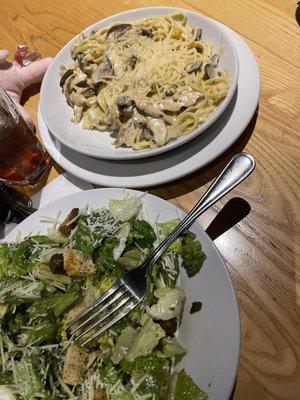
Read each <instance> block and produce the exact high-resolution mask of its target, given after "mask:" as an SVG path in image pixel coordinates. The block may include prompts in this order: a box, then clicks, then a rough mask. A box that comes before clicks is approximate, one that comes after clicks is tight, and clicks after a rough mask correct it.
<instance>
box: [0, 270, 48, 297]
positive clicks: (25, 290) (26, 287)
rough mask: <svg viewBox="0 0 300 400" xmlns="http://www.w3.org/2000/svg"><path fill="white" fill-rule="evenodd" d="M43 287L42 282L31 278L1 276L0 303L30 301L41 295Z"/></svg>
mask: <svg viewBox="0 0 300 400" xmlns="http://www.w3.org/2000/svg"><path fill="white" fill-rule="evenodd" d="M43 287H44V285H43V283H42V282H39V281H36V280H33V279H31V278H29V279H24V278H14V277H9V276H2V277H1V278H0V303H2V304H21V303H30V302H32V301H34V300H36V299H39V298H40V297H41V292H42V290H43Z"/></svg>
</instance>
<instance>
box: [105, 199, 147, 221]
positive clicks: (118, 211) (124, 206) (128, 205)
mask: <svg viewBox="0 0 300 400" xmlns="http://www.w3.org/2000/svg"><path fill="white" fill-rule="evenodd" d="M141 206H142V202H141V200H140V199H138V198H137V197H129V198H127V199H123V200H118V199H112V200H109V206H108V208H109V211H110V212H111V214H112V216H113V217H114V219H115V220H116V221H122V222H126V221H129V220H131V219H132V218H133V217H136V216H137V214H138V213H139V211H140V209H141Z"/></svg>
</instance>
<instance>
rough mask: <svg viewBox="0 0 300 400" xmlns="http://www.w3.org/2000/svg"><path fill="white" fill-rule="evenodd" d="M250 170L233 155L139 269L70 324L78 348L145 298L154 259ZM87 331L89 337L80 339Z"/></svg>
mask: <svg viewBox="0 0 300 400" xmlns="http://www.w3.org/2000/svg"><path fill="white" fill-rule="evenodd" d="M254 168H255V161H254V159H253V157H252V156H250V155H249V154H246V153H240V154H237V155H236V156H234V157H233V158H232V159H231V161H230V162H229V163H228V164H227V166H226V167H225V168H224V170H223V171H222V172H221V173H220V175H219V176H218V177H217V178H216V179H215V181H214V182H213V183H212V185H211V186H210V187H209V188H208V190H207V191H206V192H205V193H204V195H203V196H202V197H201V199H200V200H199V201H198V203H197V204H196V205H195V206H194V208H193V209H192V210H191V211H190V212H189V213H188V214H187V215H186V216H185V217H184V218H183V220H182V221H181V223H180V224H179V225H178V226H177V227H176V228H175V229H174V230H173V231H172V232H171V234H170V235H169V236H167V237H166V238H165V239H164V241H163V242H161V243H160V244H159V245H158V246H157V248H156V249H155V250H154V251H153V253H152V254H151V255H150V256H149V257H148V258H147V259H146V260H145V261H144V262H143V263H142V264H141V265H140V266H139V267H137V268H135V269H133V270H131V271H128V272H126V274H125V275H124V277H123V278H121V279H120V280H118V281H117V282H116V283H115V284H114V285H113V286H112V287H111V288H110V289H109V290H108V291H107V292H105V293H104V294H103V295H102V296H100V297H99V298H98V299H97V300H95V301H94V302H93V303H92V304H91V305H90V306H88V307H87V308H86V309H85V310H83V311H82V312H81V313H80V314H79V315H78V316H77V317H76V318H75V319H74V320H72V321H71V322H70V324H69V326H68V329H69V331H70V334H71V335H74V336H73V337H74V340H75V341H77V340H79V339H80V338H82V339H83V342H82V343H81V346H85V345H87V344H89V343H91V342H92V341H93V340H95V339H96V338H97V337H98V336H100V335H101V334H102V333H104V332H105V331H106V330H107V329H109V328H110V327H112V326H113V325H114V324H115V323H116V322H118V321H119V320H120V319H121V318H123V317H125V315H127V314H128V313H129V312H130V311H132V310H133V309H134V308H135V307H136V306H137V305H138V304H139V303H140V302H141V301H142V300H143V298H144V296H145V293H146V287H147V278H148V276H149V274H150V272H151V269H152V266H153V264H154V263H155V262H156V261H157V259H158V258H159V257H160V256H161V255H162V254H163V253H164V252H165V250H166V249H167V248H168V247H169V246H170V244H171V243H172V242H174V240H175V239H176V238H177V237H178V236H179V235H180V234H181V233H182V232H183V231H184V230H185V229H187V228H188V227H189V226H190V225H191V224H192V223H193V222H194V221H195V220H196V219H197V218H198V217H199V216H200V215H201V214H202V213H203V212H204V211H206V210H207V209H208V208H209V207H210V206H212V205H213V204H214V203H215V202H217V201H218V200H220V199H221V197H223V196H224V195H225V194H227V193H228V192H230V191H231V190H232V189H233V188H234V187H235V186H236V185H238V184H239V183H240V182H242V181H243V180H244V179H245V178H246V177H247V176H248V175H249V174H250V173H251V172H252V171H253V169H254ZM89 332H91V335H90V336H89V337H87V338H84V336H85V335H86V334H88V333H89Z"/></svg>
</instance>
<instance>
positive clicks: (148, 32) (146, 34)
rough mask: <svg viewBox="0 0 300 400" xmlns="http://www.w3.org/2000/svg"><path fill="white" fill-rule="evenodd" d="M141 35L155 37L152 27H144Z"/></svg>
mask: <svg viewBox="0 0 300 400" xmlns="http://www.w3.org/2000/svg"><path fill="white" fill-rule="evenodd" d="M141 35H142V36H147V37H149V38H153V36H154V35H153V33H152V32H151V31H150V29H147V28H142V29H141Z"/></svg>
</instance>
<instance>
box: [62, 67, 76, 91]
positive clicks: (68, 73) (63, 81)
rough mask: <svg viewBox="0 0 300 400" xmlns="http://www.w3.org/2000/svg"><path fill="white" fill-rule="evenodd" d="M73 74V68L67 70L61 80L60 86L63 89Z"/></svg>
mask: <svg viewBox="0 0 300 400" xmlns="http://www.w3.org/2000/svg"><path fill="white" fill-rule="evenodd" d="M73 72H74V71H73V69H72V68H70V69H67V70H66V71H65V72H64V74H63V76H62V77H61V78H60V81H59V86H61V87H63V86H64V84H65V82H66V80H67V79H68V78H69V77H70V76H71V75H72V74H73Z"/></svg>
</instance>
